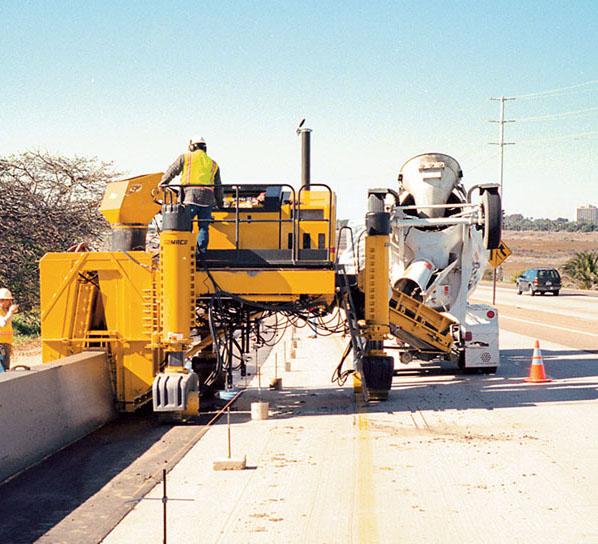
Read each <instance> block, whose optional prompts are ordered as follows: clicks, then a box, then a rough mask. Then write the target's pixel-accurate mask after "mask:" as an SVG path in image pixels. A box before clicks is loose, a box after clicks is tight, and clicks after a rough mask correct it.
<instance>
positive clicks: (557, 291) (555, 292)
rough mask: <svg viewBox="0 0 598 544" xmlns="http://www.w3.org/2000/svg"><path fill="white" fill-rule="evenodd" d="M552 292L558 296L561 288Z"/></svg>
mask: <svg viewBox="0 0 598 544" xmlns="http://www.w3.org/2000/svg"><path fill="white" fill-rule="evenodd" d="M552 294H553V295H554V296H555V297H558V296H559V290H558V289H557V290H556V291H553V292H552Z"/></svg>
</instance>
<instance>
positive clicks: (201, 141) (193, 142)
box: [189, 136, 206, 145]
mask: <svg viewBox="0 0 598 544" xmlns="http://www.w3.org/2000/svg"><path fill="white" fill-rule="evenodd" d="M198 144H203V145H206V141H205V140H204V137H203V136H193V138H190V139H189V145H198Z"/></svg>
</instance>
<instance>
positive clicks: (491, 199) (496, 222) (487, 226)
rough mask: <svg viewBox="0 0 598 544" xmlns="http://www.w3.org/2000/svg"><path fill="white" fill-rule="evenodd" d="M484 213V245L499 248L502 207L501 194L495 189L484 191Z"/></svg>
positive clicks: (487, 247)
mask: <svg viewBox="0 0 598 544" xmlns="http://www.w3.org/2000/svg"><path fill="white" fill-rule="evenodd" d="M482 213H483V215H484V247H485V248H486V249H497V248H498V246H499V245H500V238H501V235H502V233H501V230H502V225H501V224H502V208H501V203H500V195H499V194H498V193H497V192H495V191H492V192H490V191H484V192H483V193H482Z"/></svg>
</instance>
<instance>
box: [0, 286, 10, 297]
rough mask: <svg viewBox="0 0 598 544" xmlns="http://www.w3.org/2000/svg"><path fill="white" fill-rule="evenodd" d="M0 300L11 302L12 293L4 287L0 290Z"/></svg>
mask: <svg viewBox="0 0 598 544" xmlns="http://www.w3.org/2000/svg"><path fill="white" fill-rule="evenodd" d="M0 300H12V293H11V292H10V291H9V290H8V289H6V288H5V287H3V288H2V289H0Z"/></svg>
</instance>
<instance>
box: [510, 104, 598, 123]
mask: <svg viewBox="0 0 598 544" xmlns="http://www.w3.org/2000/svg"><path fill="white" fill-rule="evenodd" d="M596 112H598V107H594V108H586V109H583V110H576V111H564V112H561V113H549V114H546V115H535V116H532V117H522V118H520V119H517V122H518V123H525V122H528V121H552V120H555V121H556V120H559V119H570V118H575V117H584V116H585V115H588V114H589V115H591V114H592V113H596Z"/></svg>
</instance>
